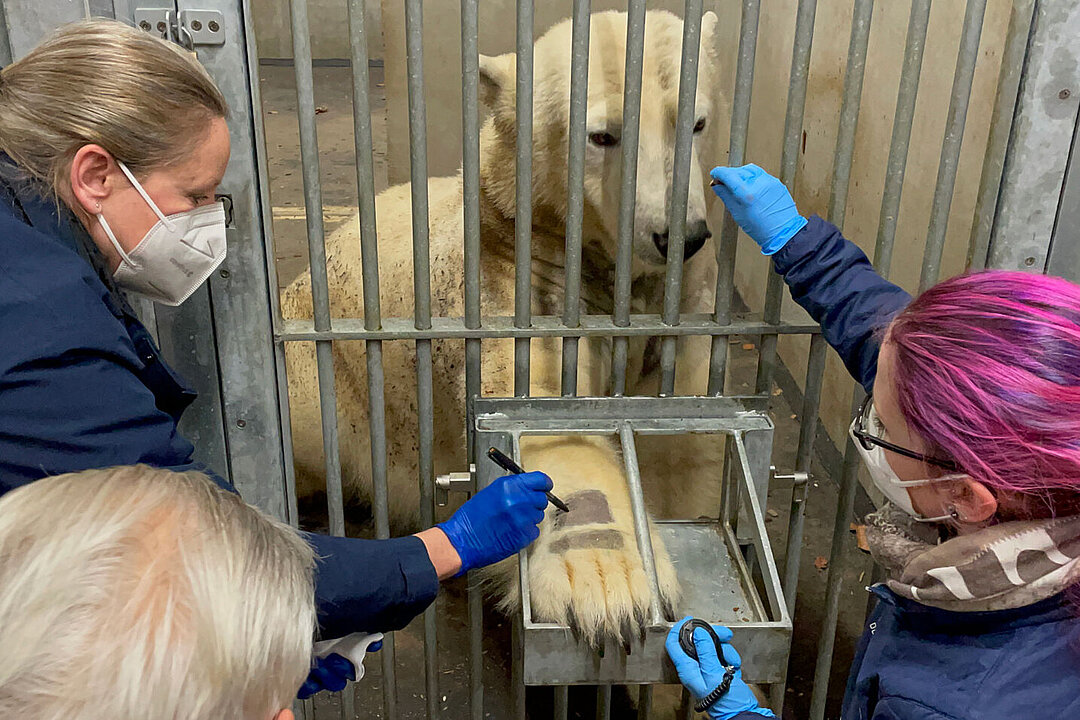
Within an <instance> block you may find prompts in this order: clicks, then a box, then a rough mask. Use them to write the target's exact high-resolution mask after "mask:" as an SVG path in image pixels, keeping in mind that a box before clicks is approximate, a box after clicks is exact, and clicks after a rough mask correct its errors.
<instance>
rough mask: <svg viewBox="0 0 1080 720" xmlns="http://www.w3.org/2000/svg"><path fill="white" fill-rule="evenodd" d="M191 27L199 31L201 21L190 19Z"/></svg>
mask: <svg viewBox="0 0 1080 720" xmlns="http://www.w3.org/2000/svg"><path fill="white" fill-rule="evenodd" d="M191 29H192V30H194V31H195V32H199V31H200V30H202V23H201V22H199V21H198V20H192V21H191Z"/></svg>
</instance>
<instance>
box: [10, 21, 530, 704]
mask: <svg viewBox="0 0 1080 720" xmlns="http://www.w3.org/2000/svg"><path fill="white" fill-rule="evenodd" d="M227 114H228V109H227V107H226V104H225V100H224V98H223V97H222V95H221V93H220V91H219V90H218V88H217V87H216V86H215V85H214V82H213V80H211V79H210V76H209V75H208V74H207V73H206V71H205V70H204V69H203V68H202V67H201V66H200V65H199V64H198V62H197V61H195V60H194V59H193V58H192V57H191V56H190V55H189V54H187V53H185V52H183V51H182V50H180V49H179V48H177V47H175V46H173V45H170V44H168V43H166V42H163V41H161V40H158V39H157V38H154V37H151V36H150V35H147V34H145V33H142V32H139V31H137V30H134V29H132V28H128V27H126V26H124V25H122V24H120V23H117V22H112V21H89V22H84V23H76V24H73V25H69V26H66V27H64V28H61V29H60V30H59V31H58V32H57V33H56V34H54V35H53V36H52V37H50V38H49V39H47V40H46V41H45V42H43V43H42V44H41V45H40V46H38V47H37V48H36V49H34V50H33V51H32V52H30V53H29V54H28V55H27V56H26V57H24V58H22V59H21V60H19V61H18V62H15V63H13V64H12V65H9V66H8V67H6V68H4V69H3V70H2V71H0V152H2V153H3V155H2V156H0V492H4V491H7V490H11V489H13V488H15V487H18V486H20V485H25V484H26V483H29V482H33V481H35V480H38V479H39V478H42V477H45V476H48V475H56V474H61V473H68V472H75V471H79V470H84V469H88V468H101V467H109V466H114V465H132V464H136V463H145V464H148V465H152V466H156V467H163V468H173V469H179V470H186V469H191V468H193V467H195V466H194V464H193V461H192V453H193V447H192V445H191V443H190V442H188V440H187V439H185V438H184V437H182V436H181V435H180V434H179V433H178V431H177V422H178V421H179V419H180V416H181V414H182V413H183V412H184V410H185V408H187V406H188V405H190V404H191V401H192V400H193V399H194V397H195V395H194V393H193V392H192V391H191V390H190V389H189V388H188V387H187V386H186V385H185V384H184V382H183V380H181V379H180V378H179V377H177V376H176V374H175V373H174V372H173V371H172V370H170V368H169V367H168V365H167V364H166V363H165V361H164V360H163V358H162V357H161V355H160V354H159V352H158V349H157V347H155V345H154V342H153V340H152V339H151V337H150V334H149V333H148V332H147V330H146V328H144V327H143V326H142V325H141V324H140V322H139V321H138V319H137V318H136V316H135V314H134V312H133V311H132V309H131V307H130V306H129V305H128V302H127V300H126V298H125V293H126V292H135V293H139V294H141V295H144V296H146V297H149V298H151V299H153V300H155V301H157V302H160V303H165V304H168V305H178V304H180V303H182V302H183V301H184V300H186V299H187V298H188V297H189V296H190V295H191V293H192V292H194V291H195V289H197V288H198V287H199V286H200V285H201V284H202V283H203V282H205V281H206V279H207V278H208V277H209V276H210V274H211V273H212V272H213V271H214V270H215V268H217V266H218V265H219V264H220V263H221V261H222V260H223V259H224V257H225V253H226V243H225V217H224V211H223V209H222V207H221V204H220V202H218V201H216V200H215V197H214V192H215V189H216V188H217V186H218V184H219V183H220V182H221V178H222V176H223V175H224V173H225V168H226V165H227V164H228V161H229V129H228V125H227V123H226V119H227ZM209 321H210V320H209V318H207V322H209ZM217 479H218V482H219V483H221V484H222V485H223V486H226V487H228V486H227V483H225V481H223V480H221V479H220V478H217ZM550 487H551V480H550V479H548V478H547V477H546V476H544V475H542V474H540V473H529V474H526V475H514V476H508V477H506V478H502V479H501V480H499V481H498V482H496V483H493V484H492V485H490V486H489V487H487V488H485V489H484V490H483V491H481V492H479V493H477V495H476V496H475V497H473V499H471V500H470V501H469V502H467V503H465V505H463V506H462V507H461V509H459V510H458V512H457V513H456V514H455V515H454V516H453V517H451V518H450V520H449V521H447V522H445V523H442V524H441V525H439V526H438V527H435V528H430V529H428V530H424V531H423V532H420V533H417V534H416V535H413V536H408V537H401V538H393V539H390V540H381V541H371V540H358V539H349V538H332V537H326V536H319V535H308V536H307V538H308V540H309V541H310V542H311V544H312V545H313V546H314V549H315V553H316V557H317V558H318V562H317V566H316V600H317V608H318V619H319V624H320V628H321V631H322V634H323V637H325V638H335V637H341V636H345V635H348V634H351V633H354V632H361V631H364V632H374V631H382V630H393V629H398V628H401V627H403V626H404V625H405V624H406V623H407V622H408V621H409V620H410V619H412V618H413V617H414V616H415V615H416V614H418V613H419V612H420V611H422V610H423V609H424V608H425V607H426V606H427V605H428V604H430V603H431V601H432V600H433V599H434V597H435V594H436V592H437V590H438V583H439V580H441V579H443V578H447V577H450V576H453V575H456V574H460V573H462V572H465V571H466V570H469V569H472V568H476V567H480V566H483V565H487V564H490V563H493V562H496V561H498V560H501V559H503V558H505V557H507V556H509V555H512V554H513V553H516V552H517V551H518V550H520V549H522V548H523V547H525V546H527V545H528V544H529V543H530V542H532V540H533V539H535V538H536V536H537V535H538V534H539V531H538V529H537V524H538V523H539V522H540V520H542V519H543V511H544V508H545V507H546V505H547V499H546V497H545V495H544V491H545V490H547V489H549V488H550ZM230 489H231V488H230ZM331 660H334V661H340V660H341V659H340V658H333V657H332V658H331ZM351 673H352V666H351V664H350V663H348V662H343V663H341V662H338V663H337V664H323V665H320V666H319V667H316V668H315V670H314V673H313V676H312V683H311V684H310V685H308V686H306V690H305V692H310V691H313V690H317V689H319V688H322V687H328V688H331V689H340V688H341V687H342V686H344V683H345V678H346V677H349V676H350V674H351Z"/></svg>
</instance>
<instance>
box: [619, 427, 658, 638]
mask: <svg viewBox="0 0 1080 720" xmlns="http://www.w3.org/2000/svg"><path fill="white" fill-rule="evenodd" d="M619 441H620V443H621V445H622V455H623V465H624V467H625V469H626V483H627V486H628V487H629V490H630V511H631V513H633V516H634V535H635V536H636V537H637V543H638V552H639V553H641V566H642V568H643V569H644V570H645V575H646V577H647V578H648V579H649V590H650V591H651V593H652V597H651V598H650V599H649V612H650V613H651V614H652V617H651V618H650V620H651V621H652V622H653V624H659V623H660V621H661V620H662V619H663V618H662V617H661V614H660V579H659V578H658V577H657V575H656V556H655V555H654V553H653V545H652V533H650V532H649V515H648V512H647V511H646V510H645V494H644V492H643V491H642V489H641V471H640V470H639V469H638V459H637V446H636V444H635V443H634V428H633V427H631V425H630V424H629V423H623V424H622V425H620V426H619Z"/></svg>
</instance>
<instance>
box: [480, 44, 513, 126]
mask: <svg viewBox="0 0 1080 720" xmlns="http://www.w3.org/2000/svg"><path fill="white" fill-rule="evenodd" d="M516 62H517V57H516V56H515V54H514V53H506V54H505V55H481V56H480V102H481V103H483V104H484V106H485V107H487V108H488V109H489V110H491V111H493V112H494V111H495V110H496V109H497V108H498V107H499V106H500V105H507V104H509V105H510V106H511V107H512V106H513V104H514V99H513V98H514V78H515V77H516V75H517V71H516V65H515V63H516Z"/></svg>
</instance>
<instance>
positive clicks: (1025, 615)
mask: <svg viewBox="0 0 1080 720" xmlns="http://www.w3.org/2000/svg"><path fill="white" fill-rule="evenodd" d="M773 259H774V262H775V267H776V271H777V272H779V273H780V274H781V275H783V276H784V281H785V282H786V283H787V284H788V287H789V288H790V289H791V295H792V297H793V298H794V299H795V300H796V301H797V302H798V303H799V304H800V305H801V306H802V307H803V308H805V309H806V311H807V312H809V313H810V315H811V316H812V317H813V318H814V320H816V321H817V322H819V323H821V327H822V331H823V333H824V335H825V338H826V339H827V340H828V342H829V344H830V345H832V346H833V348H835V349H836V351H837V353H839V354H840V358H841V359H842V360H843V361H844V364H845V365H846V366H847V368H848V370H849V371H850V372H851V374H852V376H853V377H854V378H855V379H856V380H857V381H858V382H859V383H861V384H862V385H863V387H865V388H866V389H867V390H869V389H870V388H871V387H872V386H873V384H874V376H875V373H876V366H877V354H878V348H879V346H880V334H881V331H882V330H883V329H884V327H885V325H887V324H888V322H889V320H890V319H891V318H892V317H893V316H894V315H895V314H896V313H897V312H899V311H900V310H901V309H902V308H903V307H904V306H905V305H907V303H908V302H909V301H910V299H911V298H910V296H909V295H908V294H907V293H906V292H904V291H903V290H901V289H900V288H898V287H897V286H895V285H893V284H891V283H889V282H887V281H886V280H885V279H884V278H882V277H881V276H880V275H878V274H877V273H876V272H875V271H874V269H873V266H872V265H871V264H870V262H869V260H867V258H866V255H864V254H863V252H862V251H861V250H859V248H858V247H856V246H855V245H854V244H852V243H850V242H848V241H847V240H845V239H844V238H843V236H841V234H840V231H839V230H837V229H836V227H834V226H833V225H830V224H829V223H827V222H825V221H824V220H822V219H821V218H818V217H814V218H811V219H810V222H809V224H808V225H807V226H806V227H805V228H804V229H803V230H801V231H800V232H799V233H798V234H797V235H796V236H795V237H794V238H792V239H791V241H790V242H789V243H788V244H787V245H786V246H784V248H782V249H781V250H780V251H779V252H777V253H776V254H775V255H774V256H773ZM873 592H874V593H875V594H876V595H877V596H878V597H879V598H880V601H879V602H878V604H877V607H876V608H875V609H874V612H873V613H871V616H870V618H869V620H868V622H867V629H866V631H865V632H864V633H863V636H862V638H861V639H860V641H859V645H858V650H857V652H856V655H855V660H854V663H853V664H852V667H851V674H850V676H849V679H848V686H847V692H846V693H845V695H844V705H843V712H842V715H841V719H842V720H1028V719H1029V718H1031V719H1034V718H1038V719H1039V720H1076V718H1080V619H1078V618H1077V616H1076V612H1075V608H1074V607H1073V606H1072V605H1071V604H1070V602H1069V601H1068V600H1067V599H1066V598H1065V597H1064V595H1058V596H1055V597H1052V598H1049V599H1047V600H1044V601H1042V602H1039V603H1035V604H1034V605H1029V606H1027V607H1022V608H1017V609H1015V610H1002V611H996V612H972V613H964V612H949V611H945V610H939V609H937V608H932V607H928V606H925V605H920V604H919V603H916V602H913V601H911V600H907V599H905V598H901V597H898V596H897V595H895V594H894V593H892V592H891V591H889V590H888V589H887V588H885V587H883V586H876V587H874V588H873ZM738 720H761V716H760V715H759V714H757V713H740V714H739V716H738Z"/></svg>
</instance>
